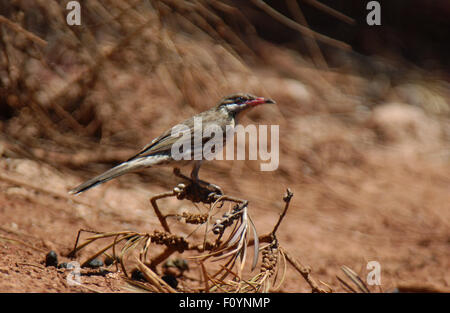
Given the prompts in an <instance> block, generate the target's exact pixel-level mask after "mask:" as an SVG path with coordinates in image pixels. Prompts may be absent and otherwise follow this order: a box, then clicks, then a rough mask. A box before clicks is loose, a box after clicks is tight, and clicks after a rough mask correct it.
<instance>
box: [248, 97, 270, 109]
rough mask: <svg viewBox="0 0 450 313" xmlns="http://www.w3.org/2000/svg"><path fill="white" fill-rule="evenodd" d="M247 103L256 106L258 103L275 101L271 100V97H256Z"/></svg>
mask: <svg viewBox="0 0 450 313" xmlns="http://www.w3.org/2000/svg"><path fill="white" fill-rule="evenodd" d="M247 103H248V104H250V105H251V106H253V107H254V106H257V105H260V104H264V103H276V102H275V101H273V100H272V99H266V98H262V97H261V98H256V99H254V100H250V101H248V102H247Z"/></svg>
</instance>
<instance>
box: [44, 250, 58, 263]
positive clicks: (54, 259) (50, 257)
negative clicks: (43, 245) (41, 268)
mask: <svg viewBox="0 0 450 313" xmlns="http://www.w3.org/2000/svg"><path fill="white" fill-rule="evenodd" d="M57 265H58V256H57V255H56V252H55V251H53V250H52V251H50V252H49V253H47V255H46V256H45V266H57Z"/></svg>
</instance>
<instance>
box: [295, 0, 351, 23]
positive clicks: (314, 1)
mask: <svg viewBox="0 0 450 313" xmlns="http://www.w3.org/2000/svg"><path fill="white" fill-rule="evenodd" d="M303 1H305V2H306V3H309V4H310V5H311V6H313V7H315V8H316V9H319V10H321V11H323V12H325V13H328V14H329V15H331V16H333V17H335V18H337V19H339V20H341V21H343V22H345V23H347V24H350V25H354V24H355V20H354V19H353V18H351V17H349V16H347V15H345V14H343V13H341V12H339V11H337V10H335V9H333V8H331V7H329V6H327V5H325V4H323V3H321V2H319V1H317V0H303Z"/></svg>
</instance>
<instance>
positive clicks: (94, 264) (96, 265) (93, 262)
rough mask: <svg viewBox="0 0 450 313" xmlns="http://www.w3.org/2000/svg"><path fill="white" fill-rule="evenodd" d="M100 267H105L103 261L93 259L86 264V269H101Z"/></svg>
mask: <svg viewBox="0 0 450 313" xmlns="http://www.w3.org/2000/svg"><path fill="white" fill-rule="evenodd" d="M100 266H103V261H102V260H99V259H93V260H91V261H89V263H88V264H86V267H89V268H99V267H100Z"/></svg>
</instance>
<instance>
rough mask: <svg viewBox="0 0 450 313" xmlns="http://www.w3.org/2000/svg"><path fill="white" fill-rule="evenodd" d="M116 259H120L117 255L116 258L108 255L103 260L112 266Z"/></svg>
mask: <svg viewBox="0 0 450 313" xmlns="http://www.w3.org/2000/svg"><path fill="white" fill-rule="evenodd" d="M114 261H119V260H118V259H117V257H116V260H114V258H113V257H112V256H107V257H105V259H104V260H103V262H105V265H106V266H110V265H111V264H114Z"/></svg>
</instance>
